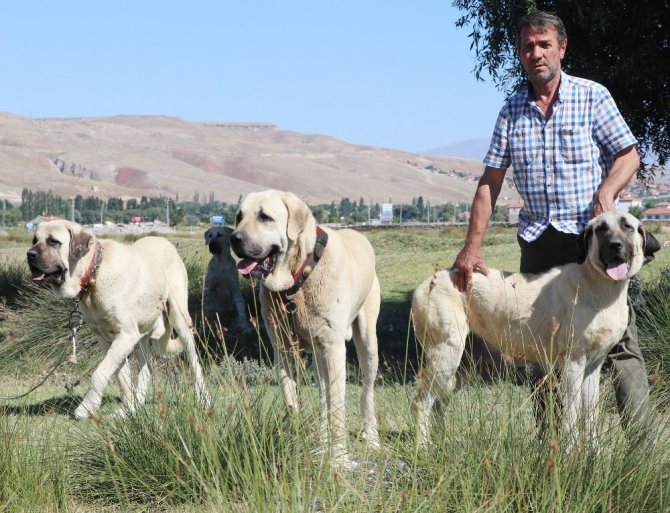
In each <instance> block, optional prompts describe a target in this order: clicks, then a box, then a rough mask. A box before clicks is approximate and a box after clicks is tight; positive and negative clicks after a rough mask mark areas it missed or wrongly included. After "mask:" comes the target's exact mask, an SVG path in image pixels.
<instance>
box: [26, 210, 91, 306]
mask: <svg viewBox="0 0 670 513" xmlns="http://www.w3.org/2000/svg"><path fill="white" fill-rule="evenodd" d="M94 245H95V236H94V235H93V234H92V233H91V232H89V231H88V230H85V229H84V228H83V227H82V226H81V225H79V224H76V223H71V222H69V221H49V222H46V223H41V224H40V225H39V226H38V227H37V230H35V236H34V237H33V245H32V246H31V248H30V249H29V250H28V254H27V256H28V267H30V272H31V273H32V278H33V281H34V282H35V283H39V284H41V285H45V286H48V287H49V288H50V289H51V291H52V292H53V293H54V294H55V295H57V296H61V297H75V296H76V295H77V294H78V293H79V291H80V279H81V277H82V276H83V275H84V273H85V271H86V269H84V267H85V265H83V264H81V263H80V261H81V259H82V257H83V256H84V255H86V254H87V253H88V252H89V250H90V249H91V247H93V246H94Z"/></svg>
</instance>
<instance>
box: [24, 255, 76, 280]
mask: <svg viewBox="0 0 670 513" xmlns="http://www.w3.org/2000/svg"><path fill="white" fill-rule="evenodd" d="M27 256H28V268H29V269H30V272H31V274H32V276H31V277H32V280H33V282H34V283H38V284H40V285H62V284H63V282H64V281H65V273H66V272H67V269H66V268H65V267H63V266H62V265H55V266H53V268H52V269H50V268H48V267H46V268H44V267H43V264H42V263H41V262H40V261H39V258H40V252H39V251H37V250H36V249H34V248H30V249H29V250H28V254H27Z"/></svg>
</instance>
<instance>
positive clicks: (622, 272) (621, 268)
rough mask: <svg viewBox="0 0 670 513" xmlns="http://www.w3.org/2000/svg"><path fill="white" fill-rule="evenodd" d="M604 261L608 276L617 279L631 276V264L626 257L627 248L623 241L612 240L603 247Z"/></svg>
mask: <svg viewBox="0 0 670 513" xmlns="http://www.w3.org/2000/svg"><path fill="white" fill-rule="evenodd" d="M602 256H603V263H604V264H605V272H606V273H607V276H609V277H610V278H612V279H613V280H615V281H621V280H625V279H626V278H629V276H628V273H629V272H630V267H631V266H630V264H629V262H628V258H626V250H625V246H624V244H623V242H621V241H618V240H612V241H610V242H609V244H608V245H607V246H605V248H603V255H602Z"/></svg>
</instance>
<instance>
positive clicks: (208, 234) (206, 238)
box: [205, 228, 214, 244]
mask: <svg viewBox="0 0 670 513" xmlns="http://www.w3.org/2000/svg"><path fill="white" fill-rule="evenodd" d="M213 229H214V228H208V229H207V231H206V232H205V244H209V241H210V240H211V238H212V230H213Z"/></svg>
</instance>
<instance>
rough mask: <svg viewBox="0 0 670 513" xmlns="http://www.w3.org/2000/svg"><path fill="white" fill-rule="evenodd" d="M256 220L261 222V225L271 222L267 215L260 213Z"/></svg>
mask: <svg viewBox="0 0 670 513" xmlns="http://www.w3.org/2000/svg"><path fill="white" fill-rule="evenodd" d="M258 219H260V220H261V223H268V222H270V221H272V220H273V219H272V218H271V217H270V216H269V215H267V214H266V213H264V212H261V213H260V214H258Z"/></svg>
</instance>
